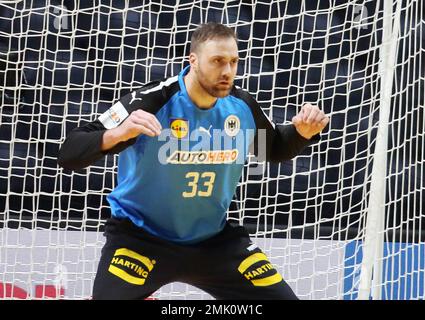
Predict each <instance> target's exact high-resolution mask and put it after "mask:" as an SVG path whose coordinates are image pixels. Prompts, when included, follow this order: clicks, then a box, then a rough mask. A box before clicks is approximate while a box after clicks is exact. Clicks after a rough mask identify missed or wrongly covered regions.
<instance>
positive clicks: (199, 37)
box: [190, 22, 238, 52]
mask: <svg viewBox="0 0 425 320" xmlns="http://www.w3.org/2000/svg"><path fill="white" fill-rule="evenodd" d="M217 38H233V39H235V41H236V42H237V41H238V40H237V38H236V34H235V31H233V30H232V29H230V28H229V27H227V26H225V25H223V24H221V23H216V22H209V23H204V24H201V25H200V26H199V27H198V28H196V30H195V31H194V32H193V34H192V38H191V39H190V52H196V51H197V50H198V48H199V45H200V44H201V43H203V42H205V41H207V40H211V39H217Z"/></svg>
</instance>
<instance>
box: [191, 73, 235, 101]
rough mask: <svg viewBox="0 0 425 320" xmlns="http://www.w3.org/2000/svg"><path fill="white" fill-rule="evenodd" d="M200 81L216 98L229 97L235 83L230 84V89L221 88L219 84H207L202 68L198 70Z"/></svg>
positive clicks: (203, 87)
mask: <svg viewBox="0 0 425 320" xmlns="http://www.w3.org/2000/svg"><path fill="white" fill-rule="evenodd" d="M197 78H198V83H199V85H200V86H201V87H202V89H204V90H205V91H206V92H208V94H209V95H210V96H212V97H215V98H224V97H227V96H228V95H229V93H230V91H231V90H232V87H233V84H231V85H230V88H229V89H219V88H218V87H217V86H210V85H208V84H206V83H205V82H204V81H203V80H204V78H205V77H204V75H203V73H202V71H201V70H199V71H198V76H197Z"/></svg>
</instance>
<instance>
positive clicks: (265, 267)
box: [238, 252, 282, 287]
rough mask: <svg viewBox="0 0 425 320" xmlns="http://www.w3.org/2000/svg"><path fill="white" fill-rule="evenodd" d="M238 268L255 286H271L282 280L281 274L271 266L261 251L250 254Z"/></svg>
mask: <svg viewBox="0 0 425 320" xmlns="http://www.w3.org/2000/svg"><path fill="white" fill-rule="evenodd" d="M238 270H239V272H240V273H241V274H243V275H244V277H245V278H246V279H247V280H250V281H251V282H252V284H253V285H254V286H256V287H265V286H271V285H273V284H275V283H278V282H280V281H282V276H281V275H280V274H279V273H278V272H277V271H276V269H275V268H273V266H272V264H271V263H270V262H269V261H268V260H267V256H266V255H265V254H264V253H262V252H257V253H254V254H252V255H250V256H249V257H248V258H246V259H245V260H244V261H242V263H241V264H240V265H239V267H238Z"/></svg>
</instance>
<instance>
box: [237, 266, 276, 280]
mask: <svg viewBox="0 0 425 320" xmlns="http://www.w3.org/2000/svg"><path fill="white" fill-rule="evenodd" d="M272 269H273V266H272V265H271V264H270V263H266V264H264V265H262V266H261V267H259V268H257V269H255V270H252V271H249V272H247V273H245V274H244V276H245V278H247V279H248V280H251V279H252V278H255V277H257V276H259V275H260V274H263V273H264V272H267V271H269V270H272Z"/></svg>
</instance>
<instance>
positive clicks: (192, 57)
mask: <svg viewBox="0 0 425 320" xmlns="http://www.w3.org/2000/svg"><path fill="white" fill-rule="evenodd" d="M189 63H190V68H191V69H193V70H195V71H196V70H197V69H198V56H197V55H196V53H194V52H191V53H190V54H189Z"/></svg>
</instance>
